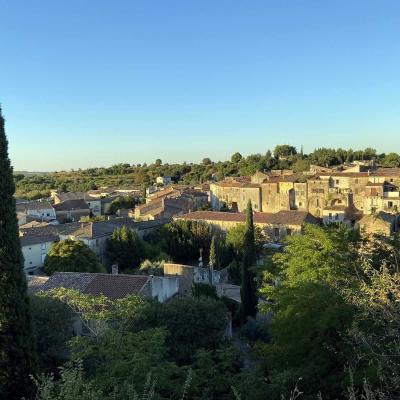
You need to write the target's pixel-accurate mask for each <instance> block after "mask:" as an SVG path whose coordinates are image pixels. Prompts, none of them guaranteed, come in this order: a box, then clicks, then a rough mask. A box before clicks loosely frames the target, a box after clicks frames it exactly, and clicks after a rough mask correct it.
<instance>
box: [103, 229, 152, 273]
mask: <svg viewBox="0 0 400 400" xmlns="http://www.w3.org/2000/svg"><path fill="white" fill-rule="evenodd" d="M107 257H108V259H109V261H110V262H111V263H117V264H118V265H119V267H120V268H121V269H122V270H132V269H135V268H138V267H139V265H140V263H141V262H142V261H144V260H145V258H146V254H145V246H144V244H143V241H142V240H141V239H140V238H139V236H138V234H137V232H136V231H134V230H133V229H130V228H128V227H126V226H125V225H124V226H122V227H121V228H117V229H115V230H114V232H113V234H112V236H111V238H110V239H109V240H108V241H107Z"/></svg>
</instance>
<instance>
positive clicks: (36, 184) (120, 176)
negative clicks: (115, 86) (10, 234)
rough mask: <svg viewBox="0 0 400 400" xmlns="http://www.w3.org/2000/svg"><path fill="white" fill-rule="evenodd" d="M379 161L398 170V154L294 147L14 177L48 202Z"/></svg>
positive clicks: (21, 190) (24, 192) (20, 193)
mask: <svg viewBox="0 0 400 400" xmlns="http://www.w3.org/2000/svg"><path fill="white" fill-rule="evenodd" d="M362 160H364V161H368V160H375V161H376V162H377V163H378V164H381V165H383V166H385V167H399V166H400V155H399V154H397V153H388V154H385V153H377V151H376V150H375V149H372V148H366V149H364V150H352V149H347V150H346V149H340V148H339V149H331V148H318V149H315V150H314V151H313V152H311V153H309V154H305V153H304V152H303V151H302V150H300V151H298V150H297V149H296V148H295V147H294V146H290V145H278V146H276V147H275V149H274V150H273V151H271V150H268V151H266V153H265V154H251V155H249V156H247V157H244V156H242V155H241V154H240V153H239V152H236V153H235V154H233V155H232V157H231V159H230V160H227V161H212V160H211V159H210V158H208V157H206V158H204V159H203V160H202V162H201V163H186V162H184V163H182V164H168V163H163V162H162V161H161V160H160V159H158V160H156V161H155V162H154V163H151V164H146V163H145V164H129V163H121V164H116V165H113V166H111V167H108V168H88V169H83V170H81V169H78V170H71V171H59V172H54V173H49V174H42V175H34V176H24V175H21V174H19V175H15V176H14V179H15V183H16V189H17V191H16V195H17V197H27V198H31V199H34V198H40V197H48V196H49V194H50V190H51V189H57V190H61V191H86V190H91V189H96V188H98V187H100V186H132V185H137V186H138V187H146V186H149V185H150V184H153V183H154V182H155V179H156V177H157V176H171V178H172V180H173V182H175V183H182V184H199V183H202V182H207V181H209V180H211V179H217V180H221V179H223V178H224V177H226V176H246V175H251V174H254V173H255V172H257V171H261V170H269V169H292V170H294V171H295V172H302V171H306V170H308V169H309V167H310V165H311V164H313V165H319V166H324V167H331V166H335V165H340V164H343V163H346V162H347V163H350V162H353V161H362Z"/></svg>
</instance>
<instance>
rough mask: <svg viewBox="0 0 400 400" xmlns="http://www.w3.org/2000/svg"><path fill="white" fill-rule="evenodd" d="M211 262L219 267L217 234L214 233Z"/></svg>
mask: <svg viewBox="0 0 400 400" xmlns="http://www.w3.org/2000/svg"><path fill="white" fill-rule="evenodd" d="M209 264H210V265H212V266H213V267H214V268H216V267H218V254H217V243H216V239H215V235H213V237H212V239H211V245H210V262H209Z"/></svg>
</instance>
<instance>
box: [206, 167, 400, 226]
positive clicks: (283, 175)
mask: <svg viewBox="0 0 400 400" xmlns="http://www.w3.org/2000/svg"><path fill="white" fill-rule="evenodd" d="M210 196H211V206H212V208H213V209H214V210H220V209H221V208H222V207H228V208H230V209H231V210H233V211H238V212H243V211H244V210H245V208H246V206H247V203H248V201H249V200H250V201H251V203H252V205H253V210H254V211H255V212H265V213H277V212H280V211H290V210H297V211H305V212H308V213H310V214H312V215H313V216H315V217H318V218H321V219H322V220H323V221H324V223H329V222H346V223H348V224H349V225H353V226H354V225H355V224H356V223H357V222H358V221H359V220H360V219H361V218H362V217H363V216H364V215H372V214H377V213H379V212H384V213H388V214H392V215H397V214H398V212H399V211H400V168H380V167H376V166H370V165H362V164H357V165H351V166H341V167H339V168H336V169H329V168H321V167H316V166H312V167H311V168H310V171H307V172H305V173H294V172H293V171H290V170H272V171H268V172H257V173H256V174H254V175H253V176H251V177H240V178H232V177H231V178H226V179H224V180H223V181H220V182H214V183H212V184H211V185H210Z"/></svg>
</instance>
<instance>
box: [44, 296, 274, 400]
mask: <svg viewBox="0 0 400 400" xmlns="http://www.w3.org/2000/svg"><path fill="white" fill-rule="evenodd" d="M48 296H50V298H56V299H58V300H62V301H64V302H66V303H67V304H68V305H69V306H70V307H71V308H72V309H73V310H75V311H76V312H79V313H80V315H81V318H82V319H83V320H84V321H86V323H88V322H89V321H91V320H93V318H96V319H97V320H99V321H102V322H103V323H106V324H107V326H108V328H107V329H105V330H95V331H93V332H94V335H92V336H87V337H79V338H75V339H73V340H72V341H71V342H70V348H71V358H70V361H69V362H68V363H67V364H66V365H65V367H64V369H62V370H61V377H62V379H61V380H54V379H52V378H45V377H44V376H42V377H41V378H40V379H39V380H38V385H39V395H38V396H39V397H38V398H39V399H41V400H44V399H46V400H50V399H51V400H53V399H58V400H63V399H67V398H68V399H69V398H79V399H80V398H83V399H92V398H96V399H111V398H113V399H118V400H128V399H133V398H134V394H135V393H136V394H138V395H139V394H141V395H142V397H141V398H144V399H148V398H154V399H171V398H182V395H183V393H184V392H185V393H186V396H187V397H185V398H191V399H199V400H200V399H227V400H228V399H230V400H233V399H234V398H235V395H234V392H233V390H232V387H234V388H235V390H238V391H240V392H241V391H244V390H245V389H244V388H245V387H247V388H248V389H246V390H247V392H248V396H247V398H249V399H255V400H256V399H260V400H261V399H262V398H263V393H264V390H265V386H266V385H265V382H263V379H262V377H261V376H260V375H259V374H258V373H257V372H256V371H253V372H252V373H249V372H244V371H242V360H241V358H240V356H239V353H238V352H237V351H236V350H235V349H234V348H232V347H229V343H227V342H226V339H225V330H226V326H227V325H226V322H227V314H226V311H227V310H226V308H225V306H224V304H223V303H222V302H221V301H220V300H213V299H210V298H203V297H199V298H190V297H188V298H176V299H174V300H172V301H171V302H168V303H165V304H159V303H153V302H146V301H143V300H141V299H140V298H137V297H135V296H129V297H128V298H126V299H123V300H114V301H110V300H107V299H106V298H104V297H101V296H100V297H97V298H90V297H89V296H85V295H82V294H79V293H78V292H75V291H73V290H65V289H64V290H56V291H53V292H52V293H50V294H48ZM103 326H104V325H103ZM252 385H253V387H252ZM67 393H68V396H70V397H63V396H67ZM71 394H74V396H75V397H71ZM91 396H92V397H91ZM93 396H94V397H93ZM113 396H114V397H113ZM152 396H154V397H152Z"/></svg>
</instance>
